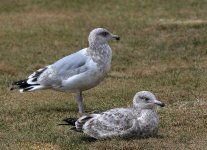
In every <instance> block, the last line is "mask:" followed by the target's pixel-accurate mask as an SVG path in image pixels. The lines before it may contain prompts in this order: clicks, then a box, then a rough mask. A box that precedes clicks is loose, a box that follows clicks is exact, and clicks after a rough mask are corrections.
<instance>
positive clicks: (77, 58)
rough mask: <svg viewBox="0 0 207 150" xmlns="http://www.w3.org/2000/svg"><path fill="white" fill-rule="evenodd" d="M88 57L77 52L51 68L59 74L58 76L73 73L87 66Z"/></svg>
mask: <svg viewBox="0 0 207 150" xmlns="http://www.w3.org/2000/svg"><path fill="white" fill-rule="evenodd" d="M87 59H88V57H87V56H85V55H83V54H81V53H80V52H76V53H74V54H71V55H69V56H66V57H64V58H62V59H60V60H58V61H56V62H55V63H54V64H52V65H51V67H52V68H53V69H54V70H55V71H56V72H57V74H58V75H65V74H66V73H68V72H73V71H74V70H77V69H78V68H80V67H83V66H84V65H85V64H86V61H87Z"/></svg>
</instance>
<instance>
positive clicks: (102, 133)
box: [79, 108, 135, 139]
mask: <svg viewBox="0 0 207 150" xmlns="http://www.w3.org/2000/svg"><path fill="white" fill-rule="evenodd" d="M133 116H134V115H133V112H132V110H131V109H129V108H117V109H111V110H109V111H106V112H103V113H101V114H97V115H95V116H93V118H91V119H89V120H88V121H87V122H86V123H85V124H84V125H83V128H82V129H83V132H84V133H86V134H88V135H90V136H92V137H94V138H97V139H99V138H112V137H114V136H115V137H120V136H122V134H124V133H125V132H127V131H128V130H129V129H130V128H132V127H133V125H134V120H135V118H134V117H133ZM79 122H81V120H79Z"/></svg>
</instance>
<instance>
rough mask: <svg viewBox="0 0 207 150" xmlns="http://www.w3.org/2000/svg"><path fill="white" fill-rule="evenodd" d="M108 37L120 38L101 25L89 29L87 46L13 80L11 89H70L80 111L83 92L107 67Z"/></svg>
mask: <svg viewBox="0 0 207 150" xmlns="http://www.w3.org/2000/svg"><path fill="white" fill-rule="evenodd" d="M111 39H116V40H119V39H120V38H119V36H117V35H114V34H112V33H110V32H109V31H108V30H106V29H104V28H96V29H94V30H92V31H91V32H90V34H89V37H88V42H89V47H88V48H84V49H82V50H80V51H78V52H76V53H73V54H71V55H69V56H66V57H64V58H62V59H60V60H58V61H56V62H55V63H54V64H51V65H48V66H46V67H44V68H41V69H39V70H37V71H35V72H34V73H33V74H31V75H30V76H29V77H28V78H27V79H24V80H19V81H16V82H13V83H12V85H13V87H12V88H11V90H13V89H15V88H18V89H19V91H20V92H21V93H23V92H28V91H34V90H40V89H53V90H57V91H63V92H73V93H76V94H77V97H76V101H77V104H78V108H79V113H80V114H83V113H84V106H83V96H82V91H85V90H88V89H91V88H93V87H95V86H96V85H98V84H99V83H100V82H101V81H102V80H103V79H104V77H105V76H106V74H107V73H108V72H109V70H110V66H111V58H112V50H111V48H110V46H109V45H108V41H109V40H111Z"/></svg>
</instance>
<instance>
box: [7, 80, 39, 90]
mask: <svg viewBox="0 0 207 150" xmlns="http://www.w3.org/2000/svg"><path fill="white" fill-rule="evenodd" d="M27 81H28V79H24V80H19V81H15V82H13V83H12V88H11V90H14V89H19V91H20V92H27V91H32V90H34V88H35V89H37V87H40V84H38V83H34V84H29V83H28V82H27Z"/></svg>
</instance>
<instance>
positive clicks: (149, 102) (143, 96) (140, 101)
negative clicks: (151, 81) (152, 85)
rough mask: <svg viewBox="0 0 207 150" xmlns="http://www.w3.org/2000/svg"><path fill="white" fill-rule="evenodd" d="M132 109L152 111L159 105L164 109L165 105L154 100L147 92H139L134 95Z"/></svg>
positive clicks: (152, 95)
mask: <svg viewBox="0 0 207 150" xmlns="http://www.w3.org/2000/svg"><path fill="white" fill-rule="evenodd" d="M133 105H134V107H139V108H146V109H153V108H154V106H156V105H159V106H161V107H164V106H165V104H164V103H163V102H161V101H159V100H157V99H156V97H155V95H154V94H152V93H151V92H149V91H140V92H138V93H136V95H135V96H134V99H133Z"/></svg>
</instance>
